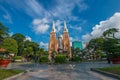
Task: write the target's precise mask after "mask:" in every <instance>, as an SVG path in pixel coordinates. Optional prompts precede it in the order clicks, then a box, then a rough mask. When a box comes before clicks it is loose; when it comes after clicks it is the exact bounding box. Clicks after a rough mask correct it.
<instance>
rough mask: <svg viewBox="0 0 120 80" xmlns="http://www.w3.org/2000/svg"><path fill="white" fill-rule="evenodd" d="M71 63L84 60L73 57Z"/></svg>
mask: <svg viewBox="0 0 120 80" xmlns="http://www.w3.org/2000/svg"><path fill="white" fill-rule="evenodd" d="M70 61H73V62H81V61H82V59H81V58H80V57H79V56H73V57H72V58H71V59H70Z"/></svg>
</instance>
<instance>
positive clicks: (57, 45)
mask: <svg viewBox="0 0 120 80" xmlns="http://www.w3.org/2000/svg"><path fill="white" fill-rule="evenodd" d="M54 53H55V54H61V53H64V54H66V56H67V57H69V58H71V57H72V53H71V46H70V40H69V32H68V29H67V26H66V22H65V21H64V28H63V33H62V35H59V36H58V37H57V36H56V29H55V23H54V22H53V26H52V31H51V32H50V41H49V45H48V54H49V59H50V60H51V59H52V55H53V54H54Z"/></svg>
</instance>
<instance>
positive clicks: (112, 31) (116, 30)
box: [109, 28, 119, 38]
mask: <svg viewBox="0 0 120 80" xmlns="http://www.w3.org/2000/svg"><path fill="white" fill-rule="evenodd" d="M109 31H110V32H111V34H112V35H113V36H112V37H113V38H115V33H116V32H118V31H119V30H118V29H117V28H111V29H109Z"/></svg>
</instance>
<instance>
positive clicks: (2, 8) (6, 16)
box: [0, 6, 13, 24]
mask: <svg viewBox="0 0 120 80" xmlns="http://www.w3.org/2000/svg"><path fill="white" fill-rule="evenodd" d="M0 9H1V10H2V11H3V12H4V15H3V18H4V19H5V21H7V22H8V23H11V24H12V23H13V22H12V18H11V15H10V14H9V12H8V11H7V9H5V8H4V7H2V6H0Z"/></svg>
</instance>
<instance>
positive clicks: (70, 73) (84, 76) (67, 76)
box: [9, 62, 119, 80]
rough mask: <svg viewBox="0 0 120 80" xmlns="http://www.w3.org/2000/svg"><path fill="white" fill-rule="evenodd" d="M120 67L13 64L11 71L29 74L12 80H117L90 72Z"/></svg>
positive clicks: (101, 63)
mask: <svg viewBox="0 0 120 80" xmlns="http://www.w3.org/2000/svg"><path fill="white" fill-rule="evenodd" d="M111 66H119V64H107V62H94V63H93V62H82V63H78V64H75V63H72V64H56V65H48V64H33V63H24V64H23V63H12V64H11V65H9V68H11V69H21V70H26V71H27V72H26V73H24V74H22V75H21V76H18V77H16V78H13V79H11V80H117V79H114V78H112V77H107V76H104V75H102V74H99V73H96V72H92V71H90V68H102V67H111Z"/></svg>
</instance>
